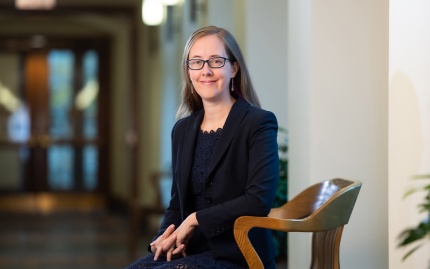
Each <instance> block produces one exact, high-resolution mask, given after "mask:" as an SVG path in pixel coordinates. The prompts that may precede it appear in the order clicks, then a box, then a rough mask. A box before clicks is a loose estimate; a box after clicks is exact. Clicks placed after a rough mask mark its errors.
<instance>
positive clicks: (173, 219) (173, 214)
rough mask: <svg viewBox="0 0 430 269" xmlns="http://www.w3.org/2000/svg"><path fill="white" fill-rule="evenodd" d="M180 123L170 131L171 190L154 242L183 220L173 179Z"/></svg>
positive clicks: (174, 179)
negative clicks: (171, 226)
mask: <svg viewBox="0 0 430 269" xmlns="http://www.w3.org/2000/svg"><path fill="white" fill-rule="evenodd" d="M179 122H180V121H178V122H177V123H176V124H175V126H174V127H173V129H172V134H171V139H172V165H173V167H172V176H173V180H172V188H171V198H170V202H169V206H168V207H167V209H166V211H165V212H164V217H163V220H162V222H161V225H160V228H159V229H158V232H157V234H156V236H155V237H154V238H153V240H155V239H156V238H158V237H159V236H160V235H161V234H163V233H164V231H165V230H166V229H167V227H169V226H170V225H171V224H175V227H178V226H179V225H180V224H181V223H182V221H183V219H182V217H181V209H180V201H179V194H178V188H177V186H178V185H177V184H176V178H175V176H174V175H175V173H174V172H173V171H175V167H174V165H175V164H176V158H177V153H178V148H177V146H178V145H179V144H180V143H179V142H178V141H179V139H180V135H181V133H183V132H178V131H177V129H178V128H180V127H178V125H180V124H179Z"/></svg>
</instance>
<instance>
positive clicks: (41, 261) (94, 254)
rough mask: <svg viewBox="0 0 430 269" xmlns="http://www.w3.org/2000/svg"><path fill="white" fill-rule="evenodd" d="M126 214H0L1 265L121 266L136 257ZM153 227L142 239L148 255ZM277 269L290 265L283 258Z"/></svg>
mask: <svg viewBox="0 0 430 269" xmlns="http://www.w3.org/2000/svg"><path fill="white" fill-rule="evenodd" d="M128 227H129V224H128V219H127V217H126V216H125V215H124V214H119V213H116V214H113V213H107V212H104V211H101V212H93V213H76V212H74V213H70V212H69V213H52V214H49V215H42V214H28V213H27V214H10V213H8V214H6V213H0V269H23V268H25V269H72V268H73V269H102V268H103V269H121V268H124V267H125V266H127V265H128V264H130V263H131V262H132V261H133V260H131V259H130V258H129V253H128V251H127V238H128V234H127V230H128ZM152 235H153V231H152V230H151V231H150V232H146V233H145V229H143V232H142V235H141V238H139V246H138V251H137V252H138V255H139V256H140V255H142V256H143V255H144V254H146V246H147V244H148V243H149V240H150V238H151V237H152ZM277 268H287V267H286V264H285V263H284V262H281V263H278V266H277Z"/></svg>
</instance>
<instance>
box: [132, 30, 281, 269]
mask: <svg viewBox="0 0 430 269" xmlns="http://www.w3.org/2000/svg"><path fill="white" fill-rule="evenodd" d="M182 69H183V70H182V71H183V74H182V75H183V79H184V86H183V90H182V95H183V100H182V104H181V106H180V108H179V110H178V117H179V118H181V119H180V120H178V122H177V123H176V124H175V126H174V127H173V130H172V174H173V185H172V192H171V195H172V198H171V201H170V204H169V207H168V208H167V210H166V212H165V216H164V219H163V221H162V223H161V227H160V229H159V231H158V233H157V235H156V236H155V237H154V241H153V242H152V243H151V244H150V246H149V250H150V252H151V254H150V255H148V256H146V257H144V258H142V259H140V260H138V261H136V262H135V263H134V264H132V265H130V266H129V268H130V269H133V268H243V267H246V262H245V259H244V257H243V255H242V254H241V252H240V250H239V248H238V247H237V245H236V242H235V239H234V236H233V224H234V221H235V220H236V218H238V217H239V216H243V215H255V216H266V215H267V214H268V213H269V211H270V208H271V205H272V203H273V200H274V196H275V192H276V187H277V182H278V178H279V158H278V149H277V141H276V137H277V130H278V126H277V121H276V117H275V116H274V114H273V113H271V112H268V111H264V110H262V109H260V108H259V101H258V98H257V96H256V94H255V92H254V89H253V87H252V84H251V80H250V77H249V73H248V70H247V68H246V65H245V61H244V58H243V56H242V53H241V51H240V48H239V46H238V44H237V42H236V40H235V38H234V37H233V36H232V35H231V33H229V32H228V31H226V30H225V29H222V28H219V27H215V26H209V27H204V28H201V29H199V30H197V31H196V32H194V33H193V34H192V36H191V37H190V39H189V40H188V42H187V44H186V46H185V50H184V55H183V67H182ZM249 236H250V239H251V242H253V244H254V246H255V248H256V250H257V252H258V253H259V255H260V257H261V259H262V261H263V263H264V264H265V267H266V268H275V265H274V261H273V260H274V248H273V241H272V235H271V231H269V230H264V229H254V230H252V231H251V232H250V234H249Z"/></svg>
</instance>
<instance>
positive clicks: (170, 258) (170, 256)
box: [167, 246, 175, 262]
mask: <svg viewBox="0 0 430 269" xmlns="http://www.w3.org/2000/svg"><path fill="white" fill-rule="evenodd" d="M174 249H175V247H174V246H172V247H171V248H170V249H169V250H168V251H167V261H168V262H170V261H171V260H172V254H173V251H174Z"/></svg>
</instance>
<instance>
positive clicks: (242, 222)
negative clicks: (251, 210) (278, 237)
mask: <svg viewBox="0 0 430 269" xmlns="http://www.w3.org/2000/svg"><path fill="white" fill-rule="evenodd" d="M308 222H309V220H307V219H299V220H286V219H276V218H269V217H255V216H242V217H239V218H237V219H236V221H235V223H234V238H235V240H236V243H237V245H238V246H239V249H240V250H241V252H242V254H243V255H244V256H245V259H246V261H247V263H248V266H249V268H255V269H263V268H264V266H263V263H262V262H261V259H260V257H259V256H258V254H257V252H256V251H255V249H254V247H253V246H252V244H251V241H250V240H249V237H248V232H249V230H251V229H252V228H265V229H270V230H278V231H283V232H309V231H312V230H311V227H310V226H311V225H306V223H308ZM306 227H307V229H306Z"/></svg>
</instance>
